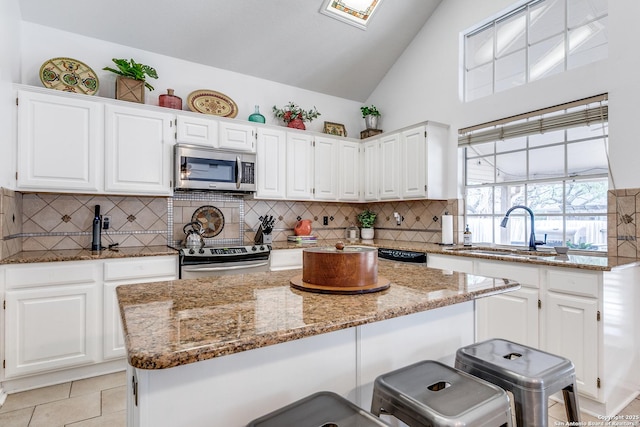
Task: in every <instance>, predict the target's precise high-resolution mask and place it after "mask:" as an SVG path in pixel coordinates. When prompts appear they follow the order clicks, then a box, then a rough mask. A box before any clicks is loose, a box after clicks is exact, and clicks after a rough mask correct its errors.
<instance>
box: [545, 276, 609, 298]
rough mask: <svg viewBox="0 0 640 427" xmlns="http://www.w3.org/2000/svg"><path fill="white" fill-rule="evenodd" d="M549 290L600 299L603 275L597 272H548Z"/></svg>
mask: <svg viewBox="0 0 640 427" xmlns="http://www.w3.org/2000/svg"><path fill="white" fill-rule="evenodd" d="M547 274H548V276H547V277H548V279H549V290H550V291H557V292H564V293H568V294H573V295H584V296H589V297H594V298H597V297H598V288H599V287H600V286H599V285H600V277H601V274H600V273H597V272H593V273H587V272H583V271H577V270H571V269H566V270H553V269H549V271H548V273H547Z"/></svg>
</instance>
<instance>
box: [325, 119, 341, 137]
mask: <svg viewBox="0 0 640 427" xmlns="http://www.w3.org/2000/svg"><path fill="white" fill-rule="evenodd" d="M324 133H328V134H329V135H336V136H347V129H345V127H344V125H343V124H341V123H332V122H324Z"/></svg>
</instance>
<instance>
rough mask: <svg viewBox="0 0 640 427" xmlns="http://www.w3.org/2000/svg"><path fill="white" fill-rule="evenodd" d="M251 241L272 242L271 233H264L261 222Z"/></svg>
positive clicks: (255, 242)
mask: <svg viewBox="0 0 640 427" xmlns="http://www.w3.org/2000/svg"><path fill="white" fill-rule="evenodd" d="M253 243H254V244H256V245H270V244H271V243H273V236H272V235H271V233H269V234H267V233H265V232H264V229H263V228H262V224H260V226H259V227H258V231H257V232H256V237H255V238H254V239H253Z"/></svg>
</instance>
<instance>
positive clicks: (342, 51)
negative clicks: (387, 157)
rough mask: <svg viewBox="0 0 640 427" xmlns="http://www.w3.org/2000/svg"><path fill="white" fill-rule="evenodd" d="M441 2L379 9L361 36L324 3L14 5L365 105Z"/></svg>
mask: <svg viewBox="0 0 640 427" xmlns="http://www.w3.org/2000/svg"><path fill="white" fill-rule="evenodd" d="M440 2H441V0H382V2H381V3H380V4H379V6H378V7H377V9H376V11H375V13H374V14H373V16H372V17H371V19H370V22H369V24H368V28H367V29H366V30H361V29H359V28H356V27H354V26H351V25H348V24H345V23H343V22H340V21H338V20H336V19H333V18H331V17H329V16H326V15H324V14H321V13H320V12H319V11H320V8H321V6H322V4H323V0H179V1H176V0H135V1H130V0H109V1H101V2H94V1H88V2H78V1H77V0H19V4H20V9H21V13H22V19H23V20H24V21H28V22H33V23H36V24H41V25H45V26H48V27H54V28H59V29H61V30H64V31H69V32H72V33H77V34H81V35H84V36H88V37H93V38H97V39H101V40H106V41H110V42H114V43H118V44H123V45H126V46H131V47H134V48H138V49H143V50H147V51H150V52H155V53H159V54H163V55H168V56H172V57H176V58H180V59H184V60H187V61H192V62H196V63H199V64H204V65H209V66H212V67H216V68H221V69H225V70H229V71H235V72H238V73H242V74H247V75H250V76H254V77H259V78H263V79H267V80H271V81H275V82H280V83H284V84H288V85H291V86H296V87H299V88H303V89H308V90H311V91H314V92H320V93H324V94H328V95H334V96H338V97H341V98H346V99H351V100H354V101H361V102H363V101H365V100H366V99H367V98H368V96H369V95H370V94H371V92H372V91H373V90H374V89H375V88H376V86H377V85H378V83H379V82H380V81H381V80H382V78H383V77H384V75H385V74H386V73H387V71H388V70H389V69H390V68H391V66H392V65H393V63H394V62H395V61H396V60H397V59H398V57H399V56H400V55H401V54H402V52H403V51H404V50H405V48H406V47H407V46H408V45H409V43H410V42H411V40H413V38H414V37H415V35H416V34H417V33H418V31H420V29H421V28H422V27H423V26H424V24H425V23H426V22H427V20H428V19H429V17H430V16H431V14H432V13H433V11H434V10H435V8H436V7H437V6H438V4H439V3H440Z"/></svg>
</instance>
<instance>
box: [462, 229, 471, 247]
mask: <svg viewBox="0 0 640 427" xmlns="http://www.w3.org/2000/svg"><path fill="white" fill-rule="evenodd" d="M462 243H463V245H464V246H471V230H469V224H467V228H465V229H464V233H463V239H462Z"/></svg>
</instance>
